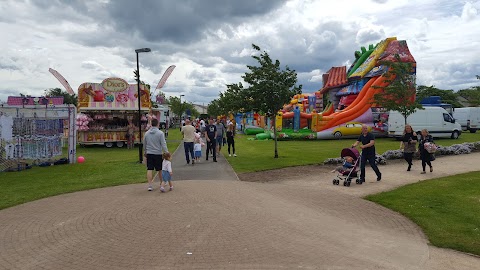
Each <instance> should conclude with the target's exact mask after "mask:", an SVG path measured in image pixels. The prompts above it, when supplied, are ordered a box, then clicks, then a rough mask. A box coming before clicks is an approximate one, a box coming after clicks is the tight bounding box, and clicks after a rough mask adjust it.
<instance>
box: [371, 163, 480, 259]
mask: <svg viewBox="0 0 480 270" xmlns="http://www.w3.org/2000/svg"><path fill="white" fill-rule="evenodd" d="M366 199H367V200H370V201H373V202H376V203H378V204H380V205H383V206H385V207H388V208H390V209H392V210H394V211H397V212H399V213H401V214H402V215H404V216H406V217H408V218H410V219H411V220H412V221H413V222H415V223H416V224H418V225H419V226H420V227H421V228H422V229H423V231H424V232H425V234H426V235H427V237H428V239H429V241H430V242H431V243H432V244H433V245H435V246H437V247H441V248H451V249H455V250H459V251H463V252H467V253H472V254H476V255H480V172H470V173H465V174H459V175H455V176H448V177H443V178H438V179H432V180H427V181H422V182H419V183H415V184H411V185H407V186H403V187H400V188H398V189H395V190H393V191H389V192H383V193H379V194H375V195H370V196H367V197H366Z"/></svg>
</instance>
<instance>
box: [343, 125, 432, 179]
mask: <svg viewBox="0 0 480 270" xmlns="http://www.w3.org/2000/svg"><path fill="white" fill-rule="evenodd" d="M360 143H361V145H360V148H361V149H362V154H361V158H360V178H359V181H361V182H362V183H363V182H365V165H366V163H367V162H368V163H369V164H370V166H371V167H372V169H373V171H374V172H375V174H376V176H377V181H380V180H382V173H381V172H380V170H379V169H378V167H377V164H376V160H375V159H376V154H375V136H374V135H373V134H372V133H371V132H369V131H368V126H367V125H362V134H361V135H360V137H359V138H358V139H357V141H356V142H355V143H353V144H352V147H354V148H355V147H357V146H358V145H359V144H360ZM417 143H418V152H419V154H420V159H421V160H422V169H423V170H422V172H421V173H422V174H425V173H426V171H425V169H426V166H427V165H428V166H429V167H430V172H433V166H432V161H433V160H435V156H434V154H432V153H430V152H429V151H428V149H427V143H430V144H433V143H434V142H433V137H432V136H431V135H430V134H428V130H426V129H423V130H422V131H421V134H420V136H417V134H416V133H415V132H414V131H413V129H412V126H410V125H408V124H407V125H405V129H404V132H403V137H402V141H401V143H400V149H403V157H404V159H405V161H407V164H408V167H407V171H411V169H412V166H413V156H414V154H415V153H416V152H417Z"/></svg>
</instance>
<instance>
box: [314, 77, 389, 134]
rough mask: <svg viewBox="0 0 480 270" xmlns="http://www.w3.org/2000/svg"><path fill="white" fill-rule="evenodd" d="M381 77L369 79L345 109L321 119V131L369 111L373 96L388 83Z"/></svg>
mask: <svg viewBox="0 0 480 270" xmlns="http://www.w3.org/2000/svg"><path fill="white" fill-rule="evenodd" d="M387 81H388V80H387V79H386V78H385V77H383V76H380V77H373V78H371V79H370V80H369V81H368V82H367V83H366V84H365V86H364V87H363V89H362V91H360V94H359V95H358V97H357V98H356V99H355V101H354V102H353V103H352V104H350V106H348V107H347V108H346V109H344V110H343V111H340V112H336V113H333V114H331V115H329V116H325V117H322V122H324V123H325V124H324V125H322V126H321V127H320V131H321V130H325V129H328V128H331V127H334V126H336V125H339V124H341V123H345V122H349V121H353V120H354V119H356V118H358V117H359V116H361V115H362V114H364V113H365V112H366V111H367V110H369V109H370V107H371V105H372V101H373V96H374V95H375V94H376V93H379V92H380V91H381V90H382V88H384V87H386V86H387V85H388V84H389V82H387Z"/></svg>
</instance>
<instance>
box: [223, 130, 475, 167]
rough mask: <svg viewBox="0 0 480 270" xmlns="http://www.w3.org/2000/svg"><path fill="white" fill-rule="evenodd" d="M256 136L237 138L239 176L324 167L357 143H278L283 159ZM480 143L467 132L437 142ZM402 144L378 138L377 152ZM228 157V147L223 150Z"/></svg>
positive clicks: (270, 143) (234, 164)
mask: <svg viewBox="0 0 480 270" xmlns="http://www.w3.org/2000/svg"><path fill="white" fill-rule="evenodd" d="M254 137H255V136H248V135H237V136H236V137H235V148H236V152H237V155H238V157H236V158H233V157H232V158H229V161H230V164H231V165H232V167H233V169H234V170H235V172H237V173H245V172H254V171H262V170H271V169H278V168H284V167H289V166H299V165H311V164H321V163H323V161H324V160H326V159H327V158H335V157H339V156H340V151H341V150H342V149H343V148H346V147H350V146H351V145H352V143H354V142H355V141H356V139H355V138H352V139H342V140H311V141H278V154H279V158H277V159H275V158H273V156H274V153H275V152H274V150H275V148H274V141H273V140H264V141H258V140H248V139H249V138H254ZM476 141H480V133H477V134H471V133H463V134H462V135H461V136H460V138H459V139H457V140H453V139H437V140H435V142H436V143H437V144H439V145H443V146H450V145H453V144H459V143H464V142H476ZM399 146H400V142H399V141H397V140H395V139H392V138H378V139H376V140H375V147H376V150H377V153H380V154H381V153H384V152H385V151H387V150H394V149H398V148H399ZM222 153H223V154H224V155H227V154H228V153H227V147H226V145H225V147H223V148H222Z"/></svg>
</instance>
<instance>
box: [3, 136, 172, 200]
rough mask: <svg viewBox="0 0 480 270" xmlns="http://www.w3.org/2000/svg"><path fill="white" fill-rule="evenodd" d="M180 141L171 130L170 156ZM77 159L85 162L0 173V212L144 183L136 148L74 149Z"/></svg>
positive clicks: (169, 140) (143, 166) (99, 147)
mask: <svg viewBox="0 0 480 270" xmlns="http://www.w3.org/2000/svg"><path fill="white" fill-rule="evenodd" d="M180 140H181V134H180V132H179V131H178V129H171V130H170V132H169V137H168V139H167V146H168V149H169V151H170V152H172V153H173V152H174V151H175V150H176V148H177V146H178V145H179V144H180ZM66 151H67V150H66V149H64V152H66ZM77 156H83V157H85V162H84V163H82V164H79V163H77V164H71V165H70V164H69V165H59V166H50V167H33V168H32V169H30V170H25V171H20V172H3V173H0V177H1V180H0V209H4V208H7V207H11V206H14V205H17V204H21V203H25V202H29V201H33V200H37V199H40V198H45V197H50V196H54V195H58V194H62V193H68V192H74V191H80V190H87V189H93V188H100V187H107V186H116V185H123V184H132V183H142V182H145V181H146V180H145V165H143V164H139V163H138V161H139V152H138V147H136V148H135V149H127V148H126V147H123V148H116V147H112V148H106V147H104V146H89V147H80V146H78V147H77Z"/></svg>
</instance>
